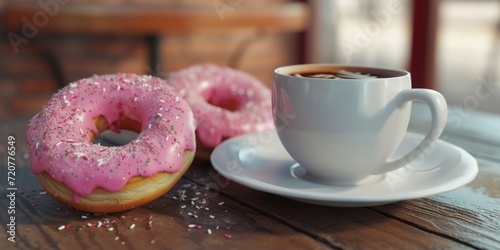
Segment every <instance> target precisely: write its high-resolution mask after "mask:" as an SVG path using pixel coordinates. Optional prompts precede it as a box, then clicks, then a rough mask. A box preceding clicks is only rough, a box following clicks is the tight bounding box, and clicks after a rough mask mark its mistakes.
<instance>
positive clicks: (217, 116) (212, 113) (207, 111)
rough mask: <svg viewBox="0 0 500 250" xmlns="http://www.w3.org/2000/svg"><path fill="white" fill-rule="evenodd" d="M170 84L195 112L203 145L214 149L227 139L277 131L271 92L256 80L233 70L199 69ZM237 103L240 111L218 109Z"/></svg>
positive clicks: (183, 73) (183, 72) (172, 79)
mask: <svg viewBox="0 0 500 250" xmlns="http://www.w3.org/2000/svg"><path fill="white" fill-rule="evenodd" d="M169 83H170V84H172V86H173V87H174V88H176V89H177V90H178V91H179V94H180V95H181V96H182V97H184V99H186V101H187V102H188V103H189V105H190V106H191V109H192V110H193V113H194V117H195V119H196V123H197V127H196V134H197V136H198V138H199V140H200V142H201V143H202V144H203V145H204V146H206V147H208V148H214V147H215V146H217V145H218V144H219V143H220V142H221V141H222V140H224V139H225V138H230V137H233V136H236V135H240V134H245V133H250V132H257V131H263V130H266V129H272V128H274V123H273V117H272V110H271V91H270V90H269V89H268V88H267V87H265V86H264V85H263V84H262V83H261V82H260V81H258V80H257V79H255V78H254V77H252V76H250V75H248V74H246V73H244V72H241V71H237V70H234V69H231V68H227V67H218V66H215V65H211V64H204V65H195V66H192V67H189V68H187V69H183V70H180V71H177V72H174V73H172V74H171V75H170V77H169ZM228 100H233V101H236V102H237V106H238V109H237V110H236V111H230V110H227V109H224V108H221V107H219V106H218V104H222V103H224V102H227V101H228Z"/></svg>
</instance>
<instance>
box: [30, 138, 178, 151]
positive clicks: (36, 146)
mask: <svg viewBox="0 0 500 250" xmlns="http://www.w3.org/2000/svg"><path fill="white" fill-rule="evenodd" d="M167 141H168V140H167ZM38 146H40V143H39V142H37V143H36V145H35V148H36V149H38Z"/></svg>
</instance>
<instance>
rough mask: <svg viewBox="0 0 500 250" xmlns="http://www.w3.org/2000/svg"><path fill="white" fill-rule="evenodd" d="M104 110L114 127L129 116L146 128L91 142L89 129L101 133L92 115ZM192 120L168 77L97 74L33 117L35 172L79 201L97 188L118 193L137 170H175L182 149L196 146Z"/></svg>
mask: <svg viewBox="0 0 500 250" xmlns="http://www.w3.org/2000/svg"><path fill="white" fill-rule="evenodd" d="M99 115H103V116H104V117H105V118H106V119H107V121H108V123H109V124H110V125H112V123H113V121H116V120H118V118H119V117H120V115H125V116H127V117H129V118H131V119H134V120H137V121H140V122H141V124H142V131H141V133H140V134H139V135H138V137H137V138H136V139H135V140H133V141H132V142H130V143H128V144H126V145H124V146H119V147H105V146H100V145H96V144H92V143H91V142H90V141H89V140H90V138H89V131H94V132H95V133H96V134H97V129H96V127H95V126H94V124H93V121H92V120H93V119H94V118H95V117H97V116H99ZM194 126H195V122H194V118H193V114H192V112H191V109H190V107H189V106H188V104H187V103H186V102H185V101H183V100H182V99H181V98H179V97H178V96H177V92H175V91H174V89H173V88H171V87H170V86H169V85H167V84H166V83H165V81H163V80H161V79H159V78H154V77H151V76H138V75H134V74H116V75H105V76H94V77H92V78H87V79H83V80H80V81H77V82H74V83H71V84H70V85H68V86H66V87H64V88H63V89H61V90H60V91H59V92H58V93H56V94H54V95H53V97H52V98H51V100H50V101H49V102H48V103H47V104H46V105H45V106H44V108H43V109H42V111H41V112H40V113H38V114H37V115H36V116H34V117H33V118H32V119H31V121H30V124H29V128H28V131H27V143H28V147H29V150H30V163H31V170H32V171H33V173H35V174H41V173H43V172H47V173H48V174H49V175H50V176H51V177H52V178H53V179H55V180H56V181H59V182H62V183H63V184H65V185H66V186H67V187H68V188H69V189H71V190H72V191H73V194H74V200H75V202H77V201H78V200H79V196H82V195H88V194H90V193H91V192H92V191H93V190H94V189H95V188H97V187H102V188H104V189H106V190H108V191H111V192H113V191H118V190H120V189H121V188H122V187H123V186H125V184H126V183H127V181H128V180H129V179H130V177H133V176H145V177H148V176H152V175H154V174H156V173H158V172H177V171H178V170H179V169H180V167H181V166H182V163H183V154H184V150H189V151H193V150H194V149H195V147H196V145H195V143H196V142H195V135H194V129H195V127H194ZM110 129H112V130H115V131H117V132H119V129H120V128H118V127H116V126H115V127H111V128H110Z"/></svg>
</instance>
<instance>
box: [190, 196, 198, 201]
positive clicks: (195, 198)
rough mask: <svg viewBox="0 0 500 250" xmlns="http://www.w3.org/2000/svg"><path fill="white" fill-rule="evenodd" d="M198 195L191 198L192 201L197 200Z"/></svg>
mask: <svg viewBox="0 0 500 250" xmlns="http://www.w3.org/2000/svg"><path fill="white" fill-rule="evenodd" d="M198 199H199V198H198V197H194V198H191V200H192V201H195V200H198Z"/></svg>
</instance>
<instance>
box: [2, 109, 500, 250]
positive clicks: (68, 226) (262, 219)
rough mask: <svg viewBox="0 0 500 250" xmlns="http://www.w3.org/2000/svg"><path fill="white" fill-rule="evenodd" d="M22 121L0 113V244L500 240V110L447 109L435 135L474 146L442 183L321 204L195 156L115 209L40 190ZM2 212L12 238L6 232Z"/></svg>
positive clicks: (202, 245) (257, 245)
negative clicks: (431, 188)
mask: <svg viewBox="0 0 500 250" xmlns="http://www.w3.org/2000/svg"><path fill="white" fill-rule="evenodd" d="M414 113H415V116H413V118H412V121H411V125H410V129H411V130H413V131H423V130H425V127H426V126H428V119H429V118H428V117H427V114H426V112H423V111H421V107H418V106H417V107H416V108H414ZM26 124H27V119H19V120H10V121H2V122H0V135H1V136H0V138H1V139H0V140H1V141H2V142H1V143H0V156H1V163H0V166H1V167H2V168H1V169H0V170H1V172H2V174H1V180H0V181H1V182H0V187H1V196H0V204H1V211H0V221H1V224H2V225H3V230H2V231H1V232H0V249H74V250H76V249H99V248H100V249H153V248H161V249H324V248H326V249H328V248H333V249H368V248H369V249H390V248H394V249H500V116H498V115H492V114H484V113H479V112H473V111H466V110H453V109H452V110H451V112H450V118H449V124H448V125H447V128H446V130H445V133H444V134H443V136H442V138H443V139H444V140H446V141H449V142H451V143H453V144H455V145H458V146H460V147H463V148H464V149H466V150H467V151H468V152H470V153H471V154H472V155H473V156H475V157H476V158H477V160H478V163H479V168H480V172H479V175H478V176H477V177H476V179H475V180H474V181H473V182H472V183H470V184H468V185H466V186H464V187H461V188H459V189H456V190H454V191H450V192H447V193H443V194H439V195H435V196H431V197H427V198H422V199H416V200H407V201H401V202H396V203H392V204H388V205H382V206H376V207H367V208H336V207H324V206H317V205H310V204H305V203H300V202H297V201H293V200H289V199H286V198H282V197H279V196H276V195H272V194H268V193H264V192H259V191H255V190H252V189H250V188H247V187H245V186H242V185H239V184H237V183H234V182H231V181H228V180H227V179H225V178H223V177H222V176H221V175H220V174H218V173H217V172H216V171H215V170H214V169H213V168H212V166H211V164H210V163H208V162H205V161H197V162H195V163H194V164H193V165H192V167H191V168H190V169H189V170H188V172H187V173H186V174H185V176H184V177H183V178H182V179H181V180H180V181H179V182H178V183H177V184H176V185H175V186H174V188H173V189H172V190H171V191H170V192H168V193H167V194H165V195H164V196H163V197H161V198H159V199H157V200H155V201H153V202H151V203H149V204H147V205H144V206H143V207H140V208H137V209H134V210H131V211H127V212H122V213H117V214H89V213H85V212H80V211H75V210H73V209H71V208H69V207H68V206H66V205H64V204H61V203H59V202H57V201H55V200H54V199H52V197H50V196H49V195H47V194H46V193H45V192H44V191H43V190H42V189H41V186H40V184H39V182H38V180H37V178H36V177H35V176H34V175H33V174H32V173H31V171H30V169H29V164H28V159H27V149H26V144H25V142H24V139H25V131H26V128H27V126H26ZM9 135H12V136H14V137H15V138H16V144H15V147H16V149H15V150H16V169H15V174H16V176H15V187H16V188H17V190H16V191H15V200H14V202H11V201H10V196H9V192H10V191H8V190H6V188H7V176H6V174H5V173H6V172H7V157H6V155H7V145H8V144H7V142H8V136H9ZM11 205H13V208H11V209H9V208H8V207H9V206H11ZM9 210H13V211H15V214H11V215H10V214H8V212H9ZM10 216H15V224H16V225H15V228H16V230H15V238H14V239H15V241H16V242H15V243H13V242H10V241H8V240H7V238H8V237H10V235H9V234H8V230H9V229H8V227H7V224H8V223H10V221H11V220H10V219H11V218H10Z"/></svg>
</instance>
